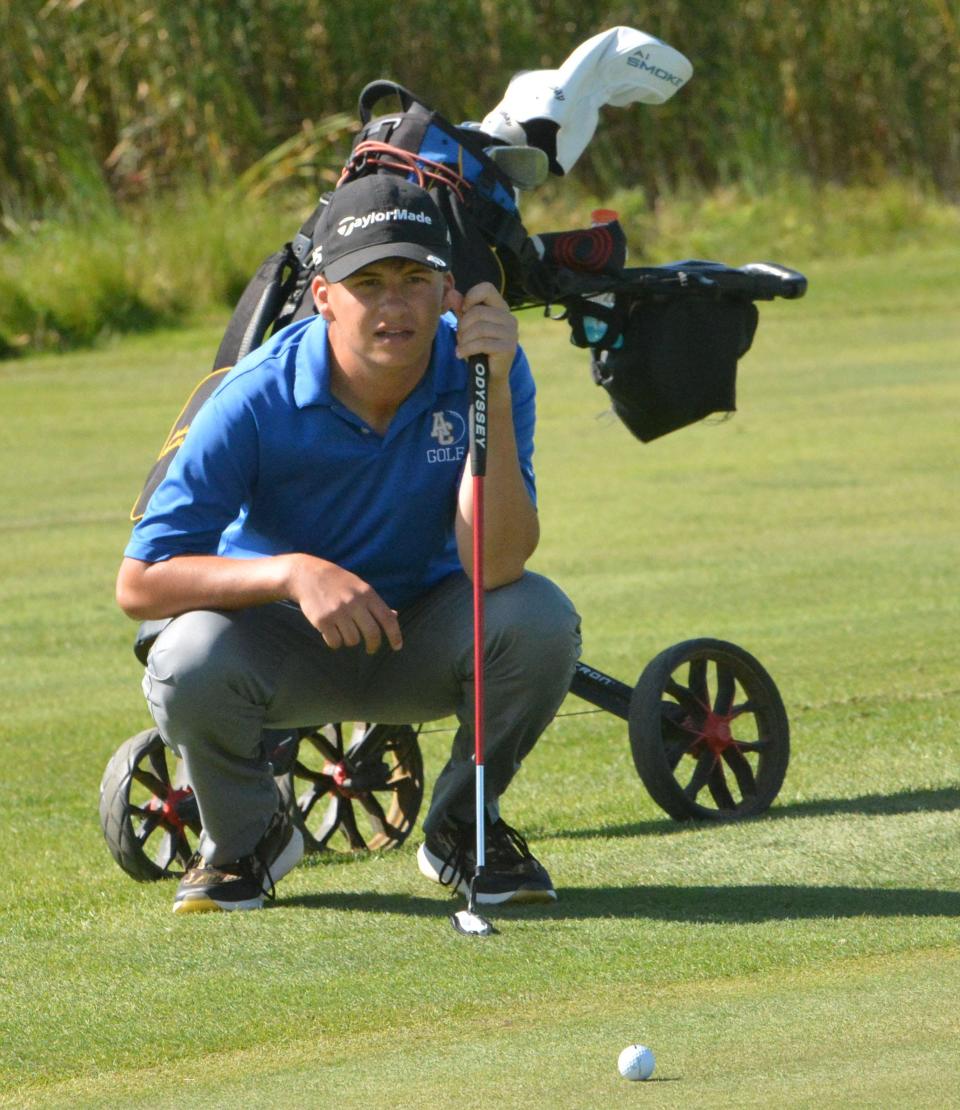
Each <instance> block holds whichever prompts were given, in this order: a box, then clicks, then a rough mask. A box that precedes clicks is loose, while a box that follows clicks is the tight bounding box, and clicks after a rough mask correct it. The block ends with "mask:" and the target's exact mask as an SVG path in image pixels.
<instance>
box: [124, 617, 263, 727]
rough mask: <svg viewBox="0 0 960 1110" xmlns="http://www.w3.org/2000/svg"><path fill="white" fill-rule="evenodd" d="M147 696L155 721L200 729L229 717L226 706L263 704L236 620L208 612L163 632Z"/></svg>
mask: <svg viewBox="0 0 960 1110" xmlns="http://www.w3.org/2000/svg"><path fill="white" fill-rule="evenodd" d="M143 690H144V694H145V695H146V697H147V701H148V702H149V703H150V705H151V708H152V709H153V710H154V715H155V716H156V715H157V713H158V712H159V714H160V715H161V716H162V717H163V718H165V719H168V720H173V719H176V720H187V719H189V720H193V721H196V722H197V723H201V722H206V721H207V719H208V718H211V719H212V718H213V717H215V715H217V714H224V715H229V714H226V713H225V709H226V705H227V704H230V703H233V704H236V703H237V702H238V701H241V702H242V701H246V702H249V703H251V704H255V703H257V702H263V701H264V699H265V691H264V690H263V689H262V683H261V682H260V681H258V676H257V675H256V671H255V668H254V667H252V666H251V662H250V660H249V658H248V653H247V651H246V650H245V648H244V643H243V633H242V630H241V629H240V628H238V625H237V621H236V620H235V619H234V616H233V614H228V613H218V612H208V611H198V612H193V613H184V614H183V615H182V616H180V617H177V618H176V620H174V621H172V622H171V623H170V624H169V625H168V626H167V627H166V628H165V629H164V630H163V632H162V633H161V634H160V636H159V637H158V639H157V641H156V643H155V644H154V645H153V648H152V650H151V652H150V655H149V657H148V659H147V666H146V671H145V674H144V680H143Z"/></svg>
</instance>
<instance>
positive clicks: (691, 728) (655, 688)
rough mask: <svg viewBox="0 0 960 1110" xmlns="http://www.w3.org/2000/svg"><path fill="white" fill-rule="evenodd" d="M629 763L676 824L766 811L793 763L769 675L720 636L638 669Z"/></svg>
mask: <svg viewBox="0 0 960 1110" xmlns="http://www.w3.org/2000/svg"><path fill="white" fill-rule="evenodd" d="M629 726H630V748H631V750H632V752H633V762H634V763H635V765H636V768H637V772H638V773H639V775H640V778H641V779H642V780H643V784H644V786H646V788H647V790H648V791H649V792H650V796H651V797H652V798H653V800H654V801H655V802H656V803H657V804H658V805H659V806H661V808H663V809H664V810H666V812H667V813H669V814H670V816H671V817H673V818H675V819H676V820H678V821H688V820H690V819H691V818H698V819H700V820H714V821H720V820H738V819H740V818H744V817H753V816H755V815H756V814H758V813H763V812H764V811H765V810H766V809H768V808H769V806H770V804H771V802H772V801H773V799H774V798H775V797H776V796H777V793H778V791H779V790H780V787H781V786H782V785H783V779H784V776H785V775H786V773H787V763H788V762H789V759H790V726H789V724H788V721H787V713H786V710H785V709H784V707H783V702H782V701H781V699H780V693H779V691H778V690H777V687H776V685H775V684H774V681H773V679H772V678H771V677H770V676H769V675H768V674H767V672H766V671H765V670H764V669H763V667H762V666H761V665H760V664H759V663H758V662H757V660H756V659H754V657H753V656H752V655H750V654H749V653H748V652H746V651H744V650H743V648H740V647H737V645H736V644H729V643H725V642H724V641H723V640H709V639H698V640H686V641H685V642H684V643H681V644H675V645H674V646H673V647H671V648H667V650H666V651H662V652H661V653H660V654H659V655H658V656H656V658H655V659H653V660H651V662H650V663H648V664H647V666H646V667H645V668H644V671H643V673H642V674H641V675H640V679H639V681H638V682H637V685H636V687H635V688H634V691H633V695H632V697H631V699H630V719H629Z"/></svg>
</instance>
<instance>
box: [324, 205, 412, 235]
mask: <svg viewBox="0 0 960 1110" xmlns="http://www.w3.org/2000/svg"><path fill="white" fill-rule="evenodd" d="M404 220H412V221H413V222H414V223H418V224H432V223H433V220H432V219H431V217H430V216H428V215H427V214H426V212H411V211H410V209H409V208H387V209H384V210H383V211H380V212H368V213H367V214H366V215H365V216H344V217H343V219H342V220H341V221H340V222H339V223H338V224H337V234H338V235H343V236H344V237H346V236H347V235H352V234H353V233H354V232H355V231H356V230H357V229H358V228H359V229H360V230H361V231H363V230H364V229H365V228H368V227H370V226H371V225H372V224H383V223H388V222H389V223H395V222H398V221H404Z"/></svg>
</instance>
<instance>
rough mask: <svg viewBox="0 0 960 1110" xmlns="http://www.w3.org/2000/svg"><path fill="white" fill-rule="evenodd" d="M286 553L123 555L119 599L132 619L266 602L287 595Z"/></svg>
mask: <svg viewBox="0 0 960 1110" xmlns="http://www.w3.org/2000/svg"><path fill="white" fill-rule="evenodd" d="M288 558H289V557H288V556H285V555H277V556H269V557H264V558H260V559H229V558H225V557H223V556H219V555H179V556H177V557H175V558H173V559H167V560H165V561H164V562H161V563H146V562H142V561H141V560H139V559H131V558H125V559H124V560H123V563H122V564H121V567H120V573H119V574H118V576H117V602H118V604H119V605H120V608H121V609H123V611H124V612H125V613H126V614H127V616H130V617H133V618H135V619H136V620H159V619H161V618H163V617H173V616H177V615H178V614H179V613H186V612H188V611H190V610H192V609H245V608H247V607H249V606H252V605H265V604H267V603H268V602H271V601H280V600H283V599H284V598H286V597H287V596H289V594H288V592H287V591H288V578H289V566H288Z"/></svg>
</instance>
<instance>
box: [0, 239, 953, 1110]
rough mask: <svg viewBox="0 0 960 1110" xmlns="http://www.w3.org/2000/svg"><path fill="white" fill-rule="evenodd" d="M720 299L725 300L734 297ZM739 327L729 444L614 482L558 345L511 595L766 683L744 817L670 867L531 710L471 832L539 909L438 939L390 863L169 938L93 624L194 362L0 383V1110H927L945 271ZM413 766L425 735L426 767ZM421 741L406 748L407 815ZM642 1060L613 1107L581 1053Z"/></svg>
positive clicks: (129, 670)
mask: <svg viewBox="0 0 960 1110" xmlns="http://www.w3.org/2000/svg"><path fill="white" fill-rule="evenodd" d="M731 261H734V262H736V261H742V260H738V259H731ZM809 272H810V276H811V291H810V293H809V295H808V297H807V299H806V300H804V301H801V302H799V303H796V304H774V305H765V306H762V307H761V324H760V329H759V332H758V335H757V339H756V342H755V344H754V349H753V351H752V352H751V353H750V354H749V355H748V356H747V357H746V358H745V359H744V360H743V362H742V363H741V368H740V375H739V409H740V411H739V412H738V413H737V415H736V416H735V417H734V418H733V419H731V420H729V421H727V422H723V423H707V424H703V425H698V426H697V427H694V428H690V429H686V430H684V431H681V432H679V433H677V434H675V435H673V436H669V437H667V438H665V439H663V440H661V441H658V442H656V443H654V444H650V445H646V446H642V445H640V444H639V443H636V442H635V441H633V440H632V439H631V438H630V437H629V435H628V434H627V433H626V432H625V430H624V429H622V428H621V427H620V426H619V425H618V424H617V423H616V422H615V421H613V420H612V418H610V417H609V416H605V415H604V414H603V412H604V409H605V404H604V396H605V395H604V394H603V393H602V392H601V391H600V390H598V389H597V388H596V387H595V386H594V385H593V383H592V382H591V380H590V377H589V370H588V368H587V363H586V358H585V356H584V354H583V352H580V351H577V350H576V349H575V348H573V347H571V346H570V345H569V344H568V342H567V329H566V326H565V325H563V324H557V323H550V322H547V321H543V320H541V319H539V318H538V317H537V316H529V317H527V318H526V319H525V320H524V321H523V323H522V328H523V334H524V340H525V343H526V346H527V347H528V350H529V352H530V355H531V360H532V362H533V363H534V365H535V366H536V367H537V376H538V381H539V387H540V435H539V440H538V443H539V447H538V456H537V466H538V475H539V486H540V502H541V515H542V520H543V541H542V544H541V547H540V549H539V551H538V553H537V555H536V558H535V561H534V564H533V565H534V566H535V568H536V569H539V570H541V571H543V572H545V573H548V574H550V575H552V576H553V577H555V578H556V579H557V580H558V581H559V582H560V583H561V584H562V585H563V586H564V587H565V588H566V589H567V591H568V592H569V593H570V594H571V596H572V597H573V598H574V599H575V601H576V603H577V605H578V607H579V609H580V611H581V613H582V614H583V617H584V658H585V659H586V660H587V661H588V662H589V663H591V664H593V665H594V666H596V667H599V668H601V669H602V670H605V671H607V672H608V673H611V674H613V675H615V676H617V677H618V678H621V679H622V680H623V681H625V682H628V683H631V684H632V683H633V682H634V681H635V679H636V676H637V675H638V673H639V671H640V670H641V669H642V667H643V666H644V665H645V663H646V662H647V661H648V660H649V659H650V658H651V657H652V656H653V655H655V654H656V653H657V652H658V651H660V650H662V649H663V648H665V647H667V646H668V645H670V644H671V643H674V642H676V641H678V640H683V639H687V638H690V637H692V636H699V635H708V636H717V637H721V638H725V639H730V640H734V641H736V642H738V643H740V644H742V645H743V646H744V647H746V648H747V649H748V650H749V651H751V652H752V653H753V654H755V655H756V656H757V657H758V658H760V659H761V660H762V661H763V663H764V664H765V666H766V667H767V668H768V670H769V671H770V672H771V674H772V675H773V676H774V677H775V679H776V680H777V682H778V684H779V686H780V689H781V692H782V694H783V697H784V700H785V702H786V705H787V708H788V711H789V713H790V718H791V726H792V736H793V760H792V763H791V766H790V770H789V772H788V774H787V778H786V782H785V784H784V787H783V789H782V791H781V793H780V796H779V798H778V799H777V801H776V803H775V805H774V806H773V808H772V809H771V810H770V812H769V814H768V815H767V816H765V817H763V818H761V819H758V820H755V821H752V822H745V823H739V824H728V825H700V826H681V825H679V824H677V823H675V822H673V821H672V820H671V819H669V818H668V817H666V815H665V814H663V813H662V812H661V811H660V810H659V809H658V808H657V807H656V806H655V805H654V803H653V802H652V801H651V800H650V798H649V797H648V795H647V794H646V792H645V790H644V788H643V786H642V784H641V783H640V781H639V779H638V778H637V776H636V773H635V771H634V768H633V764H632V760H631V756H630V750H629V744H628V740H627V734H626V728H625V725H624V724H623V723H622V722H620V721H618V720H616V719H614V718H613V717H611V716H609V715H606V714H601V713H593V714H587V713H583V711H584V710H587V709H589V708H590V707H589V706H587V705H586V704H585V703H583V702H580V701H578V700H577V699H575V698H572V697H571V698H570V699H568V702H567V704H566V705H565V706H564V710H563V712H564V714H566V715H564V716H563V717H561V718H560V719H558V721H557V722H555V724H554V725H553V726H551V728H550V729H549V730H548V732H547V733H546V734H545V736H544V738H543V740H542V741H541V743H540V745H539V746H538V747H537V749H536V750H535V751H534V753H533V754H532V756H531V757H530V759H529V761H528V763H527V765H526V766H525V768H524V770H523V772H522V773H521V774H520V775H519V776H518V778H517V780H516V782H515V784H514V785H513V787H512V788H511V791H510V793H509V795H508V797H507V805H506V807H505V811H506V814H507V816H508V818H509V819H510V820H511V821H513V822H515V823H516V824H518V825H519V826H520V827H521V828H522V829H523V830H524V832H526V833H527V834H528V835H529V838H530V840H531V842H532V844H533V846H534V848H535V850H536V851H537V854H538V855H539V856H540V857H541V858H542V859H543V860H544V862H545V863H546V864H547V866H548V867H549V869H550V871H551V874H552V875H553V877H554V880H555V882H556V884H557V886H558V888H559V890H560V895H561V897H560V901H559V902H558V903H557V904H556V906H555V907H550V908H543V909H533V910H525V911H521V910H518V909H513V910H505V911H503V912H502V913H499V914H497V915H496V923H497V926H498V928H499V929H500V935H499V936H497V937H494V938H492V939H489V940H486V941H476V940H468V939H466V938H462V937H459V936H458V935H457V934H455V933H454V931H453V930H452V929H451V928H450V926H449V925H448V923H447V914H448V913H449V911H450V910H451V909H452V908H454V907H455V906H456V905H458V903H456V902H452V901H451V900H449V899H448V898H446V897H445V895H444V892H443V891H441V890H439V889H438V888H434V887H432V886H431V885H430V884H428V883H426V882H425V881H423V880H422V879H421V878H420V876H419V875H418V873H417V870H416V863H415V858H414V852H415V847H416V843H417V841H418V836H417V834H416V833H415V834H414V835H413V837H412V838H411V840H410V841H409V842H408V844H407V845H405V846H404V847H403V848H402V849H401V850H399V851H397V852H395V853H392V854H387V855H380V856H376V855H375V856H371V857H368V858H362V859H351V858H348V857H347V856H345V855H341V854H336V855H334V854H331V855H330V856H329V857H326V858H319V859H313V860H310V861H308V862H307V863H306V864H305V865H303V866H302V867H301V868H299V869H298V870H297V871H295V872H294V873H292V874H291V875H290V876H289V877H288V878H287V879H286V880H284V882H283V884H282V886H281V888H280V892H279V894H280V896H279V898H278V900H277V902H276V904H274V905H272V906H271V907H270V908H269V909H268V910H266V911H265V912H263V913H260V914H251V915H230V916H227V915H223V916H219V915H217V916H214V915H210V916H199V917H197V918H193V919H187V920H180V919H175V918H174V917H173V916H172V915H171V914H170V902H171V898H172V894H173V890H172V887H171V886H170V884H164V883H161V884H148V885H138V884H136V883H134V882H133V881H131V880H130V879H128V878H127V877H126V876H125V875H124V874H123V873H122V872H121V871H120V870H119V869H118V868H117V867H116V865H115V864H114V863H113V861H112V859H111V858H110V856H109V854H108V852H107V849H106V847H105V845H104V843H103V840H102V837H101V834H100V830H99V825H98V820H97V788H98V783H99V780H100V776H101V774H102V771H103V768H104V766H105V765H106V763H107V761H108V759H109V758H110V756H111V755H112V753H113V752H114V750H115V749H116V748H117V747H118V746H119V744H120V743H121V742H122V741H123V740H124V739H125V738H126V737H127V736H128V735H130V734H132V733H134V732H136V731H139V730H140V729H141V728H144V727H146V726H147V725H148V724H149V718H148V716H147V714H146V710H145V708H144V706H143V704H142V701H141V698H140V694H139V673H138V667H137V664H136V662H135V660H134V658H133V655H132V652H131V650H130V645H131V641H132V635H133V626H132V624H130V622H128V621H127V620H126V619H125V618H124V617H123V616H122V614H120V613H119V612H118V611H117V610H116V608H115V606H114V604H113V601H112V583H113V576H114V573H115V569H116V565H117V561H118V559H119V556H120V552H121V550H122V547H123V544H124V542H125V538H126V535H127V529H128V524H127V521H126V514H127V511H128V508H129V505H130V503H131V502H132V500H133V498H134V496H135V494H136V492H137V488H138V484H139V482H140V480H141V478H142V476H143V474H144V472H145V470H146V469H147V467H148V466H149V464H150V461H151V459H152V457H153V454H154V453H155V451H156V449H157V447H158V446H159V444H160V442H161V441H162V439H163V437H164V435H165V434H166V431H167V428H168V427H169V424H170V423H171V421H172V419H173V416H174V415H175V413H176V411H177V409H178V408H179V405H180V403H181V402H182V400H183V397H184V396H185V394H186V392H187V391H188V389H189V388H190V387H191V386H192V384H193V383H194V382H195V380H196V379H197V378H198V377H199V376H200V375H201V374H202V373H203V372H204V371H205V370H206V368H207V365H208V363H209V359H210V357H211V352H212V351H213V350H214V349H215V347H216V343H217V341H218V339H219V328H218V327H211V328H208V329H205V330H196V331H192V332H187V333H172V334H163V335H156V336H151V337H149V338H141V339H136V340H131V341H126V342H124V343H122V344H117V345H111V346H107V347H104V348H103V349H101V350H97V351H94V352H88V353H84V354H80V355H73V356H70V357H68V358H44V359H37V360H30V361H28V360H23V361H20V362H13V363H9V362H8V363H3V364H0V413H2V416H0V429H2V432H0V434H2V444H0V447H2V466H0V532H2V535H3V540H4V542H3V545H2V548H0V560H2V575H0V603H2V607H0V688H2V690H3V701H4V711H3V714H2V720H0V730H2V751H3V754H4V772H3V778H2V786H0V790H2V797H3V805H2V808H0V833H2V837H3V844H4V858H3V863H2V865H0V889H2V892H3V898H2V901H0V1092H2V1093H0V1105H5V1106H6V1105H9V1106H16V1107H21V1106H44V1107H51V1106H57V1107H61V1106H62V1107H101V1106H103V1107H105V1106H111V1107H114V1106H125V1107H126V1106H130V1107H138V1106H144V1107H146V1106H152V1107H173V1106H192V1107H220V1106H264V1107H266V1106H284V1107H286V1106H290V1107H299V1106H316V1105H323V1104H330V1105H340V1106H344V1107H347V1106H357V1107H360V1106H363V1107H368V1106H372V1105H375V1106H382V1107H398V1108H399V1107H407V1106H410V1105H417V1104H422V1105H437V1106H457V1107H478V1108H480V1107H490V1106H498V1107H512V1106H551V1107H552V1106H557V1107H576V1108H581V1107H582V1108H589V1107H605V1106H633V1105H641V1104H642V1105H653V1106H677V1107H680V1106H683V1107H688V1106H711V1107H712V1106H761V1105H763V1106H767V1105H776V1104H781V1105H791V1106H817V1107H823V1106H844V1107H848V1106H852V1105H871V1106H888V1105H889V1106H892V1105H897V1106H930V1107H939V1106H944V1105H948V1104H951V1103H952V1102H954V1101H955V1100H956V1091H957V1090H958V1089H960V1063H958V1057H957V1053H956V1044H957V1039H958V1036H960V1010H958V1008H957V1004H956V999H957V997H958V993H960V943H958V938H960V816H958V814H960V745H958V742H957V734H958V728H960V678H958V674H960V648H958V646H957V644H958V631H960V602H958V597H960V569H958V564H957V555H956V553H957V542H958V539H960V523H958V509H960V496H958V494H960V490H958V479H957V475H958V463H960V449H958V438H957V427H958V415H957V414H958V412H960V375H958V362H960V357H958V356H960V313H958V311H957V304H958V301H957V295H956V290H957V287H958V283H960V252H958V251H956V250H947V249H945V250H943V251H942V252H940V253H936V254H933V255H930V254H925V255H921V254H916V253H905V254H899V255H895V256H890V257H886V258H878V259H872V260H859V261H856V262H849V263H846V262H836V263H832V264H830V265H829V266H828V265H817V266H816V267H811V268H810V271H809ZM435 727H436V726H435ZM449 738H450V734H449V731H448V730H446V729H445V726H439V727H437V730H436V731H431V732H430V733H429V734H428V735H425V736H424V738H423V741H422V744H423V749H424V754H425V759H426V762H427V769H428V787H429V782H430V781H432V777H433V775H434V774H435V772H436V770H437V768H438V767H439V765H440V762H441V761H442V759H443V758H444V754H445V750H446V747H447V745H448V742H449ZM632 1041H643V1042H645V1043H647V1044H650V1045H651V1046H652V1047H653V1049H654V1052H655V1053H656V1057H657V1070H656V1072H655V1073H654V1078H653V1079H652V1080H651V1081H650V1082H648V1083H646V1084H629V1083H627V1082H626V1081H624V1080H622V1079H620V1078H619V1076H618V1075H617V1072H616V1057H617V1053H618V1052H619V1050H620V1049H621V1048H622V1047H623V1046H624V1045H626V1044H628V1043H630V1042H632Z"/></svg>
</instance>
